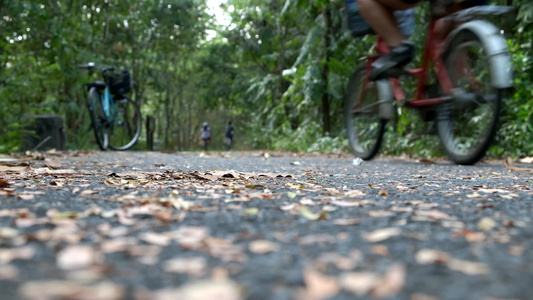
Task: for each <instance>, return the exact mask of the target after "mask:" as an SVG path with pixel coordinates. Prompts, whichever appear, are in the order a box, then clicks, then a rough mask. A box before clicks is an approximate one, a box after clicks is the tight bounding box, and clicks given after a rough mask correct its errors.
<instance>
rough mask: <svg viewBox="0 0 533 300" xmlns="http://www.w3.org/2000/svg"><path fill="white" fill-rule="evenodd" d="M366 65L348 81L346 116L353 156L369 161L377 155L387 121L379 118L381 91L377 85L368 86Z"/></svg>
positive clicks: (347, 131)
mask: <svg viewBox="0 0 533 300" xmlns="http://www.w3.org/2000/svg"><path fill="white" fill-rule="evenodd" d="M367 76H368V75H367V74H366V73H365V66H364V65H363V66H361V67H359V68H357V70H356V71H355V73H354V75H353V76H352V77H351V78H350V81H349V82H348V88H347V94H346V102H345V106H344V115H345V122H346V133H347V134H348V142H349V146H350V150H351V151H352V153H353V154H354V155H355V156H357V157H359V158H361V159H364V160H370V159H372V158H374V156H375V155H376V154H377V153H378V151H379V147H380V146H381V142H382V140H383V134H384V133H385V124H386V120H384V119H382V118H381V117H380V116H379V102H378V89H377V85H376V83H375V82H368V83H367V84H364V83H365V78H366V77H367Z"/></svg>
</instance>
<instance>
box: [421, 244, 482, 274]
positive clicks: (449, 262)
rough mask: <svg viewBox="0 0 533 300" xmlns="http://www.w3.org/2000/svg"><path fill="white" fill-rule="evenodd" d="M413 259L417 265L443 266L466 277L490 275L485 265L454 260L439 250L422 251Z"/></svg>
mask: <svg viewBox="0 0 533 300" xmlns="http://www.w3.org/2000/svg"><path fill="white" fill-rule="evenodd" d="M415 259H416V261H417V262H418V263H419V264H434V263H436V264H443V265H446V266H447V267H448V268H450V269H451V270H454V271H459V272H462V273H465V274H468V275H485V274H489V273H490V269H489V268H488V267H487V266H486V265H485V264H482V263H477V262H471V261H466V260H459V259H455V258H453V257H452V256H450V255H449V254H448V253H446V252H443V251H439V250H432V249H422V250H420V251H418V252H417V253H416V255H415Z"/></svg>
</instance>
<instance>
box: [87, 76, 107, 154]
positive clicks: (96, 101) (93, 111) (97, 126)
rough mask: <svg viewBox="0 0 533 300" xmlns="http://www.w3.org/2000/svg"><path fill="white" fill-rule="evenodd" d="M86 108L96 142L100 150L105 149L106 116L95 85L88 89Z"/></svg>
mask: <svg viewBox="0 0 533 300" xmlns="http://www.w3.org/2000/svg"><path fill="white" fill-rule="evenodd" d="M87 108H88V110H89V116H90V118H91V126H92V128H93V131H94V136H95V138H96V143H97V144H98V147H99V148H100V150H102V151H106V150H107V147H108V146H109V134H108V132H107V125H106V123H107V118H106V116H105V113H104V108H103V106H102V100H101V94H100V92H99V91H98V89H96V88H95V87H92V88H90V89H89V96H88V97H87Z"/></svg>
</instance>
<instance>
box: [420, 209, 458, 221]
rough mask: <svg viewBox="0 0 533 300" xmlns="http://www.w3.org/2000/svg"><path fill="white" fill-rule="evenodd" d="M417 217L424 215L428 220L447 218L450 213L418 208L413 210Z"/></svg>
mask: <svg viewBox="0 0 533 300" xmlns="http://www.w3.org/2000/svg"><path fill="white" fill-rule="evenodd" d="M414 215H415V216H417V217H426V218H429V219H430V220H449V219H451V217H450V215H448V214H447V213H444V212H442V211H439V210H418V211H415V212H414Z"/></svg>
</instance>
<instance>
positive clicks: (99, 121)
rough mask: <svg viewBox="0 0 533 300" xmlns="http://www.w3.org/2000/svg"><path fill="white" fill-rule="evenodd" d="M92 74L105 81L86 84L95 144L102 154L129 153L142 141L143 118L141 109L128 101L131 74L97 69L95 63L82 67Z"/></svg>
mask: <svg viewBox="0 0 533 300" xmlns="http://www.w3.org/2000/svg"><path fill="white" fill-rule="evenodd" d="M79 68H80V69H86V70H88V71H89V72H93V71H95V70H98V71H100V72H101V73H102V76H103V78H104V81H94V82H90V83H87V84H85V87H86V88H87V91H88V92H89V96H88V97H87V108H88V110H89V116H90V117H91V125H92V128H93V130H94V135H95V137H96V142H97V144H98V147H100V149H101V150H102V151H105V150H107V148H111V149H113V150H119V151H122V150H127V149H129V148H131V147H132V146H133V145H135V143H137V141H138V140H139V136H140V135H141V128H142V117H141V111H140V109H139V106H138V105H137V104H136V103H135V102H134V101H133V100H131V99H130V98H129V97H127V96H126V95H125V94H127V93H129V92H130V91H131V88H132V79H131V73H130V72H129V71H127V70H124V71H121V72H116V71H115V69H114V68H98V67H97V66H96V65H95V64H94V63H88V64H87V65H80V66H79Z"/></svg>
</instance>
